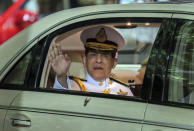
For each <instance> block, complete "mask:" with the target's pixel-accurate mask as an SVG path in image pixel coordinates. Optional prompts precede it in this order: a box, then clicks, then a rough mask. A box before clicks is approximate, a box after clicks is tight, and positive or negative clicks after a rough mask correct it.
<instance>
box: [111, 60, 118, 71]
mask: <svg viewBox="0 0 194 131" xmlns="http://www.w3.org/2000/svg"><path fill="white" fill-rule="evenodd" d="M116 65H117V58H115V59H114V63H113V67H112V69H114V68H115V67H116Z"/></svg>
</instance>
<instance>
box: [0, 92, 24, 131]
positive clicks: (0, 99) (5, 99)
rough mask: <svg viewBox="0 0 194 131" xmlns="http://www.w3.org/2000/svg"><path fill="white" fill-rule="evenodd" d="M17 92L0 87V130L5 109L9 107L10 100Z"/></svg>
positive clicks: (1, 129)
mask: <svg viewBox="0 0 194 131" xmlns="http://www.w3.org/2000/svg"><path fill="white" fill-rule="evenodd" d="M19 93H20V91H12V90H6V89H0V125H1V126H0V131H3V127H4V126H3V125H4V120H5V116H6V113H7V110H8V109H9V106H10V105H11V102H12V101H13V100H14V98H15V97H16V96H17V94H19Z"/></svg>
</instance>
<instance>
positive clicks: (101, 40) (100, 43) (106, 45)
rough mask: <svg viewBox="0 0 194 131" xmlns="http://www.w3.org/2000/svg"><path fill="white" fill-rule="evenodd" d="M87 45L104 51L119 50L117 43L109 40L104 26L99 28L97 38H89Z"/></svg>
mask: <svg viewBox="0 0 194 131" xmlns="http://www.w3.org/2000/svg"><path fill="white" fill-rule="evenodd" d="M85 47H87V48H91V49H96V50H102V51H105V50H107V51H112V50H117V44H115V43H114V42H112V41H108V40H107V35H106V32H105V29H104V28H101V29H100V30H99V32H98V33H97V34H96V38H95V39H88V40H87V42H86V44H85Z"/></svg>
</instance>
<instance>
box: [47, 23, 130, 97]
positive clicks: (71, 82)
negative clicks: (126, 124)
mask: <svg viewBox="0 0 194 131" xmlns="http://www.w3.org/2000/svg"><path fill="white" fill-rule="evenodd" d="M80 38H81V41H82V42H83V44H84V47H85V58H84V64H85V66H86V69H87V72H86V78H85V80H82V79H80V78H76V77H71V76H67V75H66V74H67V71H68V69H69V67H70V64H71V59H70V57H69V56H68V55H67V54H62V51H61V48H60V45H57V44H53V45H52V46H51V48H50V51H49V60H50V62H51V66H52V68H53V70H54V71H55V73H56V79H55V83H54V87H53V88H54V89H69V90H79V91H87V92H98V93H105V94H117V95H126V96H133V94H132V92H131V90H130V88H129V87H128V85H126V84H124V83H122V82H120V81H118V80H115V79H113V78H111V77H110V74H111V70H112V69H113V68H114V67H115V66H116V64H117V60H116V53H117V51H118V50H119V49H121V48H122V47H123V46H124V39H123V37H122V36H121V35H120V33H119V32H117V31H116V30H115V29H113V28H111V27H107V26H96V27H92V28H89V29H86V30H84V31H83V32H82V33H81V37H80Z"/></svg>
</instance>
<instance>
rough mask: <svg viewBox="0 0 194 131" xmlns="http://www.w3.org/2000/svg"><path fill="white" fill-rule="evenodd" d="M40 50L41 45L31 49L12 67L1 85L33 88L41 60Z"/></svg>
mask: <svg viewBox="0 0 194 131" xmlns="http://www.w3.org/2000/svg"><path fill="white" fill-rule="evenodd" d="M41 49H42V44H37V45H36V46H35V47H33V48H32V49H31V50H30V51H29V52H28V53H27V54H26V55H24V56H23V57H22V58H21V59H20V60H19V62H18V63H16V64H15V65H14V66H13V68H12V69H11V70H10V72H9V73H8V74H7V75H6V76H5V78H4V79H3V81H2V83H1V84H2V85H4V84H8V85H15V86H24V85H25V86H28V87H34V83H35V80H36V77H37V76H36V75H37V70H38V66H39V63H40V58H41V55H40V54H41V51H42V50H41ZM15 86H14V88H15Z"/></svg>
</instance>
